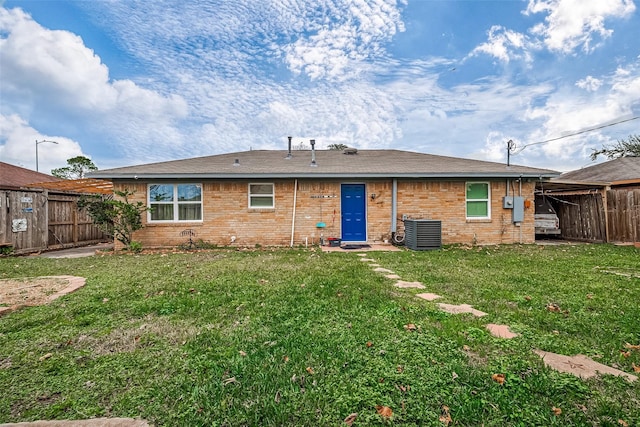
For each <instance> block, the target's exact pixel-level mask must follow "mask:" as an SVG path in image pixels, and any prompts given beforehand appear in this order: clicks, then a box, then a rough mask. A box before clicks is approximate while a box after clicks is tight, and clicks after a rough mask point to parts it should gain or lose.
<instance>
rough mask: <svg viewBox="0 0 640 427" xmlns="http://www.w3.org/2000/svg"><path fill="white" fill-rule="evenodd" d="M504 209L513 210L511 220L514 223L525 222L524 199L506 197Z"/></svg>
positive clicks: (503, 201)
mask: <svg viewBox="0 0 640 427" xmlns="http://www.w3.org/2000/svg"><path fill="white" fill-rule="evenodd" d="M502 208H503V209H513V210H512V211H511V220H512V221H513V222H522V221H524V197H520V196H504V197H503V198H502Z"/></svg>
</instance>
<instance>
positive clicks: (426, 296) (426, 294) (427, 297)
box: [416, 293, 442, 301]
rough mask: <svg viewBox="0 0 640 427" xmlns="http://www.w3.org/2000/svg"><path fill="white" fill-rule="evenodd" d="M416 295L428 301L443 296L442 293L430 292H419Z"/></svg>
mask: <svg viewBox="0 0 640 427" xmlns="http://www.w3.org/2000/svg"><path fill="white" fill-rule="evenodd" d="M416 296H417V297H418V298H422V299H426V300H427V301H435V300H437V299H438V298H442V297H441V296H440V295H436V294H430V293H425V294H417V295H416Z"/></svg>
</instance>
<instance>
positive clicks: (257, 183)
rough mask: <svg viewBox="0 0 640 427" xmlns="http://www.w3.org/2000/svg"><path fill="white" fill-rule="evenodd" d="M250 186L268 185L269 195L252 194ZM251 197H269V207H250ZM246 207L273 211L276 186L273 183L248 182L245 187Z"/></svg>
mask: <svg viewBox="0 0 640 427" xmlns="http://www.w3.org/2000/svg"><path fill="white" fill-rule="evenodd" d="M252 185H270V186H271V194H252V193H251V186H252ZM253 197H271V206H251V199H252V198H253ZM247 205H248V207H249V209H275V207H276V186H275V184H274V183H273V182H250V183H249V184H248V186H247Z"/></svg>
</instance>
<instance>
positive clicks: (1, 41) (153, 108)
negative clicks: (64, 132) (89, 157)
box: [0, 8, 187, 163]
mask: <svg viewBox="0 0 640 427" xmlns="http://www.w3.org/2000/svg"><path fill="white" fill-rule="evenodd" d="M0 63H2V71H3V73H2V79H1V80H0V91H1V92H2V96H3V103H5V104H6V105H7V106H8V105H12V106H13V111H11V112H12V113H18V114H19V116H20V117H21V120H25V121H26V123H28V124H30V126H34V127H36V128H40V127H41V126H44V123H45V122H48V123H49V126H50V127H51V128H52V129H53V128H55V124H56V123H57V122H66V121H72V122H73V121H77V122H82V123H83V126H85V125H86V126H87V127H88V128H90V129H92V131H93V132H94V133H103V134H105V135H109V136H110V137H111V138H109V139H110V140H112V141H113V142H115V143H116V144H118V145H120V147H125V146H128V145H129V143H130V142H131V138H132V137H140V138H141V139H143V138H145V139H146V135H147V134H149V135H151V136H153V137H155V138H154V139H156V140H160V141H166V140H167V139H169V140H171V138H170V136H171V135H172V134H173V133H175V132H176V131H175V129H174V128H173V127H172V125H171V124H172V122H174V121H175V120H180V119H182V118H184V117H185V116H186V114H187V105H186V103H185V101H184V100H183V99H182V98H181V97H178V96H175V95H173V96H164V95H162V94H160V93H158V92H156V91H152V90H149V89H145V88H142V87H140V86H138V85H137V84H135V83H134V82H132V81H130V80H115V81H112V80H110V79H109V70H108V68H107V67H106V66H105V65H104V64H103V63H102V62H101V60H100V58H99V57H98V56H97V55H96V54H95V53H94V52H93V51H92V50H91V49H88V48H87V47H86V46H85V45H84V43H83V41H82V39H81V38H80V37H78V36H76V35H74V34H72V33H70V32H68V31H52V30H48V29H45V28H43V27H42V26H40V25H39V24H38V23H36V22H35V21H33V19H32V18H31V17H30V16H29V15H27V14H25V13H24V12H22V11H21V10H20V9H10V10H7V9H4V8H0ZM7 108H8V107H5V108H4V109H3V112H4V113H7ZM44 111H46V114H45V113H43V112H44ZM38 113H40V114H38ZM38 123H40V125H38ZM167 135H168V136H169V138H167ZM0 137H4V135H3V134H0ZM178 139H180V138H175V137H174V138H173V141H174V142H175V141H176V140H178ZM43 149H44V147H43ZM47 150H48V149H47ZM60 151H62V150H58V152H60ZM31 157H32V156H30V155H28V156H27V157H26V158H24V159H21V161H24V162H26V163H28V159H29V158H31Z"/></svg>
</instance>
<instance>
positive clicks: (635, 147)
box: [591, 135, 640, 160]
mask: <svg viewBox="0 0 640 427" xmlns="http://www.w3.org/2000/svg"><path fill="white" fill-rule="evenodd" d="M601 154H602V155H605V156H607V158H608V159H616V158H618V157H633V156H640V136H639V135H629V138H628V139H627V140H626V141H625V140H624V139H620V140H618V142H616V143H615V144H614V145H612V146H606V145H605V146H603V147H602V149H600V150H596V149H593V152H592V153H591V160H595V159H597V158H598V156H599V155H601Z"/></svg>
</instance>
